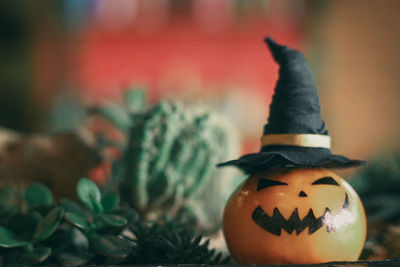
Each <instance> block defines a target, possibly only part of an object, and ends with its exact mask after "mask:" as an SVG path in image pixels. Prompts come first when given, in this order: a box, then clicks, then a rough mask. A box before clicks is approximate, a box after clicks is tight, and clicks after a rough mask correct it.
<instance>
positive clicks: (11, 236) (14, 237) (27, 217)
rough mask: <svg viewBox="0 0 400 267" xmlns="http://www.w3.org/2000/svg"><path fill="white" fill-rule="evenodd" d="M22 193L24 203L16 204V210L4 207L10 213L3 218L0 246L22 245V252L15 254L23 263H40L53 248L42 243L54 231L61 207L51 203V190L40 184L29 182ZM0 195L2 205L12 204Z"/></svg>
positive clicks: (61, 211) (59, 219) (61, 213)
mask: <svg viewBox="0 0 400 267" xmlns="http://www.w3.org/2000/svg"><path fill="white" fill-rule="evenodd" d="M24 196H25V198H24V201H25V202H26V204H27V205H24V204H20V203H18V205H17V207H18V208H17V209H16V208H15V207H12V206H9V207H8V208H6V209H5V210H12V211H13V212H11V213H9V214H8V216H7V217H5V216H4V217H2V219H3V224H2V225H0V247H3V248H8V249H15V248H21V249H22V251H23V252H22V253H17V254H21V255H19V260H20V262H22V263H25V264H34V263H41V262H44V261H45V260H46V259H47V258H48V257H49V256H50V255H51V252H52V249H51V247H48V246H45V241H46V240H47V239H48V238H49V237H50V236H51V235H52V234H53V233H54V232H55V231H56V230H57V228H58V226H59V224H60V222H61V219H62V217H63V215H64V210H63V209H62V208H61V207H55V206H54V205H53V196H52V194H51V192H50V190H49V189H48V188H47V187H45V186H44V185H42V184H39V183H35V184H32V185H30V186H29V187H28V188H27V189H26V190H25V194H24ZM3 197H4V196H3ZM3 197H2V198H1V202H2V203H3V207H5V206H7V205H12V203H11V202H8V203H7V201H6V200H5V199H4V198H3ZM18 209H19V210H18ZM24 209H25V212H23V210H24ZM3 215H4V213H3Z"/></svg>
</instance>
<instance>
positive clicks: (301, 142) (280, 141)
mask: <svg viewBox="0 0 400 267" xmlns="http://www.w3.org/2000/svg"><path fill="white" fill-rule="evenodd" d="M261 144H262V146H267V145H285V146H303V147H322V148H331V138H330V137H329V136H328V135H321V134H267V135H264V136H263V137H262V138H261Z"/></svg>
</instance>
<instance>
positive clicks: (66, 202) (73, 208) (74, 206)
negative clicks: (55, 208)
mask: <svg viewBox="0 0 400 267" xmlns="http://www.w3.org/2000/svg"><path fill="white" fill-rule="evenodd" d="M60 206H61V207H63V208H64V210H65V211H66V212H72V213H75V214H77V215H79V216H81V217H84V218H85V219H86V220H89V216H88V214H87V212H86V211H85V210H84V209H83V208H82V207H81V206H80V205H79V204H78V203H76V202H75V201H73V200H70V199H66V198H63V199H61V201H60Z"/></svg>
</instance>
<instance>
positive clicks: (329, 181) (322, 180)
mask: <svg viewBox="0 0 400 267" xmlns="http://www.w3.org/2000/svg"><path fill="white" fill-rule="evenodd" d="M316 184H328V185H336V186H340V185H339V184H338V182H336V181H335V180H334V179H333V178H332V177H329V176H327V177H322V178H320V179H318V180H315V181H314V182H313V183H312V185H316Z"/></svg>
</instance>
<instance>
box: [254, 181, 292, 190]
mask: <svg viewBox="0 0 400 267" xmlns="http://www.w3.org/2000/svg"><path fill="white" fill-rule="evenodd" d="M275 185H288V184H287V183H284V182H279V181H275V180H268V179H260V180H258V186H257V191H260V190H263V189H265V188H267V187H270V186H275Z"/></svg>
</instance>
